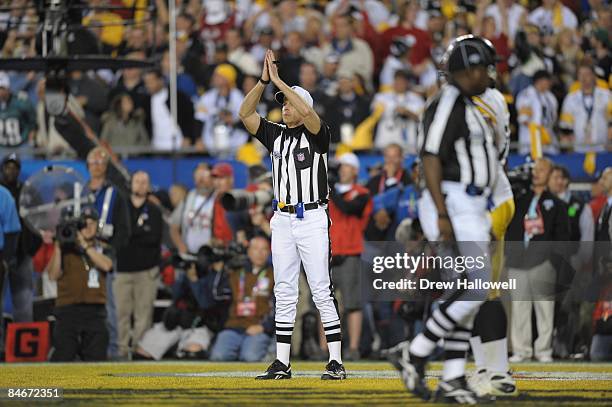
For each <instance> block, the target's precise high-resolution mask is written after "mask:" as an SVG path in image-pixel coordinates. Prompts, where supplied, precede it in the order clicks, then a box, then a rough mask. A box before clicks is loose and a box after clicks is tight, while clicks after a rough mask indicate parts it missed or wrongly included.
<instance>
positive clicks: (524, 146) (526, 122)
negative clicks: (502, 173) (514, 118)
mask: <svg viewBox="0 0 612 407" xmlns="http://www.w3.org/2000/svg"><path fill="white" fill-rule="evenodd" d="M551 86H552V76H551V74H550V73H549V72H547V71H544V70H541V71H538V72H536V73H535V74H534V75H533V85H531V86H529V87H528V88H527V89H525V90H523V91H522V92H521V93H519V94H518V96H517V98H516V110H517V112H518V122H519V132H518V134H519V136H518V139H519V152H520V153H521V154H528V153H530V152H531V153H532V156H538V155H541V153H542V152H546V153H549V154H555V153H556V152H557V151H558V146H559V143H558V140H557V137H556V135H555V131H554V126H555V123H556V121H557V108H558V103H557V99H555V96H554V95H553V94H552V92H551V91H550V88H551Z"/></svg>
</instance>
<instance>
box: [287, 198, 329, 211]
mask: <svg viewBox="0 0 612 407" xmlns="http://www.w3.org/2000/svg"><path fill="white" fill-rule="evenodd" d="M327 202H328V200H327V199H321V200H319V201H317V202H310V203H307V204H304V210H305V211H310V210H312V209H317V208H318V207H319V206H321V205H325V204H327ZM278 209H279V210H280V211H281V212H289V213H297V206H296V205H285V206H283V207H281V205H280V202H279V205H278Z"/></svg>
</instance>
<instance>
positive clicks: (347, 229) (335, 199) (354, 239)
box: [329, 153, 372, 360]
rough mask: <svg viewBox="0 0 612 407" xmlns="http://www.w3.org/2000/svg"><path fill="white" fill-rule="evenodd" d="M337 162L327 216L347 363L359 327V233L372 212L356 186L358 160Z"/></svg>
mask: <svg viewBox="0 0 612 407" xmlns="http://www.w3.org/2000/svg"><path fill="white" fill-rule="evenodd" d="M338 161H339V162H340V168H339V172H338V174H339V181H338V183H336V185H335V186H334V187H333V188H332V190H331V193H330V198H331V202H330V204H329V216H330V219H331V228H330V234H331V242H332V253H333V257H332V260H331V265H332V267H333V271H332V273H333V277H334V286H335V287H336V288H338V289H339V290H340V292H341V294H342V297H341V299H342V308H343V309H344V313H345V315H347V320H348V332H349V339H350V345H349V352H348V355H347V356H346V359H348V360H357V359H359V358H360V355H359V341H360V339H361V325H362V319H363V313H362V304H361V272H360V259H359V258H360V256H361V252H362V251H363V232H364V230H365V227H366V225H367V223H368V219H369V217H370V213H371V212H372V202H371V200H370V193H369V191H368V190H367V188H365V187H363V186H361V185H359V184H357V183H356V181H357V175H358V174H359V158H357V156H356V155H355V154H353V153H345V154H343V155H341V156H340V158H339V159H338Z"/></svg>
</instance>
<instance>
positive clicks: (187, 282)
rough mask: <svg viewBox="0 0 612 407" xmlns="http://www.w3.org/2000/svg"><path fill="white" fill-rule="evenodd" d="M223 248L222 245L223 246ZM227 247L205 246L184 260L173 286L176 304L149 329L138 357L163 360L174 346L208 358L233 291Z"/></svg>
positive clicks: (184, 354)
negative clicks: (227, 268) (228, 276)
mask: <svg viewBox="0 0 612 407" xmlns="http://www.w3.org/2000/svg"><path fill="white" fill-rule="evenodd" d="M221 247H222V246H221ZM220 252H223V249H221V248H217V247H215V248H213V247H211V246H202V248H200V250H199V251H198V257H197V260H193V261H191V260H189V261H184V260H180V257H179V261H178V264H176V265H175V266H176V268H177V269H181V270H186V272H184V273H181V274H180V275H179V277H178V279H177V280H176V282H175V283H174V286H173V287H172V306H170V307H169V308H168V309H166V311H165V312H164V316H163V318H162V319H163V321H162V322H158V323H156V324H154V325H153V327H152V328H151V329H149V330H148V331H146V332H145V334H144V335H143V337H142V339H141V340H140V342H139V343H138V348H137V349H136V353H135V355H134V359H147V360H150V359H155V360H160V359H162V357H163V356H164V355H165V354H166V353H168V351H169V350H171V349H172V348H173V347H174V346H176V356H178V357H189V358H198V359H202V358H205V357H206V355H207V351H208V347H209V345H210V342H211V340H212V337H213V335H214V333H215V332H218V331H219V330H220V329H221V327H222V326H223V324H224V322H225V320H226V319H227V312H228V306H229V304H228V302H229V300H230V298H231V292H230V290H229V288H228V287H227V279H226V278H224V277H225V276H224V274H223V273H222V271H223V267H224V259H225V258H226V257H228V256H226V255H225V256H224V255H223V253H220Z"/></svg>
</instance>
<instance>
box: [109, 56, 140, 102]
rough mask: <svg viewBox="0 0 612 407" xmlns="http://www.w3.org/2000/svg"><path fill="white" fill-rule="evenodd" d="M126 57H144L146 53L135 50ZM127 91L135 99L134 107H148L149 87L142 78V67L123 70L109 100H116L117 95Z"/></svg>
mask: <svg viewBox="0 0 612 407" xmlns="http://www.w3.org/2000/svg"><path fill="white" fill-rule="evenodd" d="M126 58H129V59H144V58H145V53H144V52H142V51H135V52H131V53H129V54H128V55H127V56H126ZM123 93H127V94H128V95H130V96H131V97H132V100H133V101H134V109H142V110H143V111H144V110H145V109H146V106H147V102H148V100H149V97H148V95H147V88H146V87H145V85H144V82H143V80H142V69H140V68H125V69H123V70H121V76H120V77H119V79H118V80H117V84H116V85H115V86H114V87H113V88H112V89H111V91H110V93H109V95H108V97H109V100H111V101H112V100H115V97H117V96H118V95H121V94H123Z"/></svg>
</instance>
